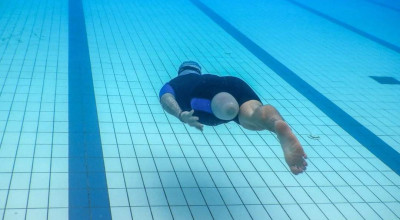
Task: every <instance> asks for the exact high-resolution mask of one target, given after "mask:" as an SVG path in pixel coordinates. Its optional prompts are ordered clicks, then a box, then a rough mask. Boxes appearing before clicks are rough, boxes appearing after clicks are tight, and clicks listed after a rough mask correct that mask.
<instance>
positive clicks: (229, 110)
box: [211, 92, 239, 120]
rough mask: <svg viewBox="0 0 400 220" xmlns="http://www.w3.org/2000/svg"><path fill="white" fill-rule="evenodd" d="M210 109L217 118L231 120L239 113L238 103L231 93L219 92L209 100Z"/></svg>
mask: <svg viewBox="0 0 400 220" xmlns="http://www.w3.org/2000/svg"><path fill="white" fill-rule="evenodd" d="M211 110H212V112H213V113H214V115H215V117H217V118H219V119H222V120H232V119H234V118H235V117H236V116H237V114H238V113H239V104H238V103H237V101H236V99H235V98H234V97H233V96H232V95H231V94H229V93H227V92H220V93H218V94H217V95H215V96H214V97H213V99H212V100H211Z"/></svg>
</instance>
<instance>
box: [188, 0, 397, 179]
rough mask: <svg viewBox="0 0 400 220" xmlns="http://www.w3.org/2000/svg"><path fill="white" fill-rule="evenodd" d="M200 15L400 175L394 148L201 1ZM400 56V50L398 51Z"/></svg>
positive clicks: (194, 0) (198, 4) (196, 3)
mask: <svg viewBox="0 0 400 220" xmlns="http://www.w3.org/2000/svg"><path fill="white" fill-rule="evenodd" d="M190 1H191V2H192V3H193V4H194V5H195V6H196V7H197V8H198V9H199V10H200V11H202V12H203V13H204V14H205V15H207V16H208V17H209V18H210V19H211V20H213V21H214V22H215V23H216V24H217V25H219V26H220V27H221V28H222V29H223V30H225V31H226V32H227V33H228V34H229V35H231V36H232V37H233V38H234V39H236V40H237V41H238V42H239V43H240V44H242V45H243V46H244V47H245V48H247V49H248V50H249V51H250V52H251V53H252V54H253V55H254V56H256V57H257V58H258V59H259V60H260V61H262V62H263V63H264V64H265V65H267V66H268V67H269V68H271V69H272V70H273V71H274V72H275V73H276V74H278V75H279V76H280V77H281V78H282V79H283V80H285V81H286V82H287V83H289V84H290V85H291V86H292V87H293V88H294V89H296V90H297V91H298V92H299V93H301V94H302V95H303V96H304V97H306V98H307V99H308V100H310V101H311V102H312V103H313V104H314V105H315V106H316V107H318V108H319V109H320V110H321V111H322V112H324V113H325V114H326V115H327V116H328V117H330V118H331V119H332V120H333V121H335V122H336V123H337V124H338V125H339V126H340V127H342V128H343V129H344V130H345V131H346V132H348V133H349V134H350V135H351V136H352V137H354V138H355V139H356V140H357V141H358V142H359V143H361V144H362V145H363V146H364V147H366V148H367V149H368V150H369V151H370V152H371V153H373V154H374V155H375V156H376V157H377V158H378V159H380V160H381V161H382V162H383V163H385V164H386V165H387V166H388V167H389V168H390V169H392V170H393V171H394V172H396V173H397V174H398V175H400V162H399V161H400V154H399V153H398V152H397V151H395V150H394V149H393V148H392V147H390V146H389V145H388V144H386V143H385V142H384V141H382V140H381V139H380V138H379V137H377V136H376V135H375V134H374V133H372V132H371V131H370V130H368V129H367V128H366V127H364V126H363V125H362V124H360V123H359V122H358V121H357V120H355V119H354V118H353V117H351V116H350V115H349V114H347V113H346V112H345V111H343V110H342V109H341V108H339V107H338V106H337V105H336V104H334V103H333V102H332V101H331V100H329V99H328V98H326V97H325V96H324V95H322V94H321V93H320V92H318V91H317V90H316V89H315V88H313V87H312V86H311V85H309V84H308V83H307V82H306V81H304V80H303V79H301V78H300V77H299V76H298V75H297V74H296V73H294V72H293V71H292V70H290V69H289V68H288V67H286V66H285V65H284V64H282V63H281V62H279V61H278V60H277V59H276V58H274V57H273V56H272V55H271V54H269V53H268V52H266V51H265V50H264V49H263V48H261V47H260V46H258V45H257V44H256V43H254V42H253V41H252V40H251V39H249V38H248V37H247V36H246V35H244V34H243V33H242V32H240V31H239V30H237V29H236V28H235V27H234V26H232V25H231V24H230V23H229V22H228V21H226V20H225V19H224V18H222V17H221V16H220V15H218V14H217V13H216V12H214V11H213V10H212V9H210V8H209V7H208V6H206V5H205V4H203V3H202V2H200V1H198V0H190ZM399 52H400V49H399Z"/></svg>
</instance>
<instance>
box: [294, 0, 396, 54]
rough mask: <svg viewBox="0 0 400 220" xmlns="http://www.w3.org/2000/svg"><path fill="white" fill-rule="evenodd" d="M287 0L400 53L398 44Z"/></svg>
mask: <svg viewBox="0 0 400 220" xmlns="http://www.w3.org/2000/svg"><path fill="white" fill-rule="evenodd" d="M286 1H288V2H291V3H292V4H294V5H297V6H298V7H300V8H302V9H305V10H307V11H310V12H312V13H314V14H316V15H318V16H320V17H323V18H325V19H326V20H328V21H330V22H332V23H335V24H337V25H340V26H342V27H344V28H346V29H348V30H350V31H353V32H355V33H357V34H359V35H361V36H363V37H365V38H367V39H369V40H372V41H374V42H375V43H378V44H380V45H382V46H385V47H387V48H389V49H391V50H393V51H395V52H397V53H400V47H398V46H396V45H394V44H392V43H390V42H387V41H385V40H382V39H380V38H377V37H375V36H373V35H371V34H368V33H367V32H364V31H362V30H360V29H357V28H355V27H353V26H351V25H348V24H346V23H344V22H341V21H339V20H337V19H335V18H332V17H330V16H328V15H325V14H322V13H321V12H319V11H317V10H314V9H312V8H310V7H308V6H305V5H303V4H301V3H298V2H296V1H293V0H286Z"/></svg>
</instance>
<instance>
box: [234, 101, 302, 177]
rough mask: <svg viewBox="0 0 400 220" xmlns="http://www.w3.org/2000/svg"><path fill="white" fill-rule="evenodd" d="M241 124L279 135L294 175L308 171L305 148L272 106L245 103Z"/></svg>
mask: <svg viewBox="0 0 400 220" xmlns="http://www.w3.org/2000/svg"><path fill="white" fill-rule="evenodd" d="M239 122H240V125H242V126H243V127H244V128H246V129H249V130H254V131H261V130H269V131H272V132H274V133H276V134H277V136H278V139H279V142H280V144H281V146H282V149H283V153H284V155H285V160H286V163H287V164H288V165H289V167H290V170H291V171H292V173H294V174H299V173H301V172H303V171H304V170H305V169H306V166H307V162H306V161H305V158H306V157H307V156H306V154H305V153H304V150H303V147H302V146H301V144H300V142H299V141H298V140H297V138H296V136H295V135H294V134H293V132H292V130H291V129H290V127H289V125H288V124H287V123H286V122H285V121H284V120H283V118H282V116H281V115H280V114H279V112H278V111H277V110H276V109H275V108H274V107H273V106H272V105H262V103H261V102H259V101H256V100H250V101H247V102H245V103H243V104H242V105H241V106H240V110H239Z"/></svg>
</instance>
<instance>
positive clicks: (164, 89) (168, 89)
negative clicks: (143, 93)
mask: <svg viewBox="0 0 400 220" xmlns="http://www.w3.org/2000/svg"><path fill="white" fill-rule="evenodd" d="M165 93H171V94H172V95H173V96H175V91H174V89H173V88H172V86H171V85H170V84H169V83H166V84H165V85H164V86H163V87H162V88H161V90H160V94H159V97H160V99H161V97H162V96H163V95H164V94H165Z"/></svg>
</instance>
